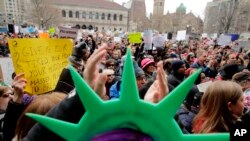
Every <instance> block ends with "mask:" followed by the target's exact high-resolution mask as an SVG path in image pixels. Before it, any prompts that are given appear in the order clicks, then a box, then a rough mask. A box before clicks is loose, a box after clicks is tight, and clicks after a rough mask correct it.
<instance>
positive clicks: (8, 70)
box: [0, 57, 14, 85]
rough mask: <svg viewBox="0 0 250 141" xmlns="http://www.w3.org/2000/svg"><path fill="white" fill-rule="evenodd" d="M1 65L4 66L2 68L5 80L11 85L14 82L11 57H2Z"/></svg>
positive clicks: (0, 59)
mask: <svg viewBox="0 0 250 141" xmlns="http://www.w3.org/2000/svg"><path fill="white" fill-rule="evenodd" d="M0 66H1V68H2V69H1V70H2V80H3V82H4V83H5V84H7V85H11V84H12V73H13V72H14V68H13V64H12V60H11V58H9V57H3V58H0ZM1 70H0V71H1ZM0 79H1V72H0Z"/></svg>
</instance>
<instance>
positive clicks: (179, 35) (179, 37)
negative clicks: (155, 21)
mask: <svg viewBox="0 0 250 141" xmlns="http://www.w3.org/2000/svg"><path fill="white" fill-rule="evenodd" d="M186 33H187V31H186V30H179V31H178V32H177V37H176V40H177V41H181V40H186Z"/></svg>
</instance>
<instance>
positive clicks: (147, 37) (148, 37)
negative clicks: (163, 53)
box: [143, 30, 153, 50]
mask: <svg viewBox="0 0 250 141" xmlns="http://www.w3.org/2000/svg"><path fill="white" fill-rule="evenodd" d="M143 40H144V50H151V49H152V43H153V32H152V30H145V31H144V33H143Z"/></svg>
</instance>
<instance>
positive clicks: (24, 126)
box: [15, 92, 66, 140]
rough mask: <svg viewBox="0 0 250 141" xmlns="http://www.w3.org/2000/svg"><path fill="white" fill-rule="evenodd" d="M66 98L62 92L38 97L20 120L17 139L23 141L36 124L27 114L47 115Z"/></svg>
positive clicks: (17, 127)
mask: <svg viewBox="0 0 250 141" xmlns="http://www.w3.org/2000/svg"><path fill="white" fill-rule="evenodd" d="M65 96H66V95H65V94H64V93H60V92H52V93H47V94H43V95H38V96H36V97H35V99H34V100H33V101H32V102H31V103H30V104H29V105H28V106H27V108H26V109H25V110H24V112H23V113H22V115H21V116H20V118H19V119H18V122H17V126H16V131H15V132H16V135H17V139H18V140H22V138H24V137H25V136H26V135H27V133H28V132H29V130H30V129H31V128H32V126H33V125H35V123H36V122H35V121H34V120H32V119H31V118H29V117H27V116H25V114H26V113H36V114H40V115H45V114H46V113H47V112H48V111H49V110H50V109H51V108H53V107H54V106H55V105H56V104H58V103H59V102H60V101H62V100H63V98H64V97H65Z"/></svg>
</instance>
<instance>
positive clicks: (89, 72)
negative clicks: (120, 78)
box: [83, 44, 109, 100]
mask: <svg viewBox="0 0 250 141" xmlns="http://www.w3.org/2000/svg"><path fill="white" fill-rule="evenodd" d="M106 48H107V44H102V46H101V47H100V48H98V49H97V50H95V52H94V53H93V54H92V55H91V56H90V58H89V59H88V61H87V64H86V67H85V70H84V72H83V77H84V80H85V81H86V82H87V83H88V84H89V85H90V87H91V88H92V89H93V90H94V91H95V92H96V93H97V94H98V95H99V96H100V97H101V98H102V99H103V100H108V99H109V98H108V96H107V95H106V88H105V83H106V81H107V75H106V74H102V73H99V63H100V61H101V58H102V57H104V56H105V55H106Z"/></svg>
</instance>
